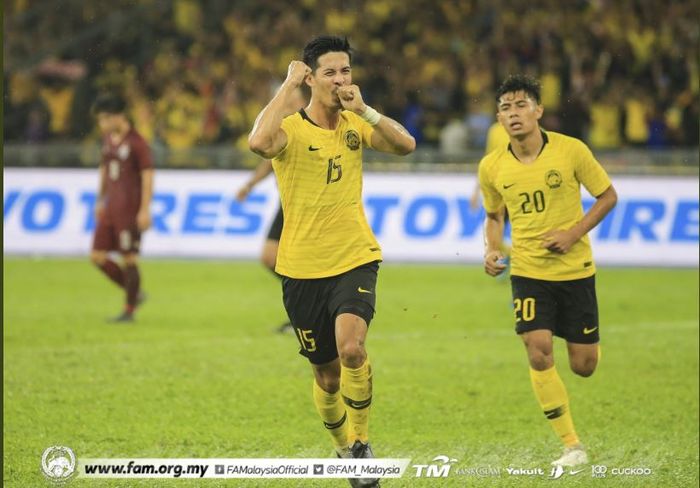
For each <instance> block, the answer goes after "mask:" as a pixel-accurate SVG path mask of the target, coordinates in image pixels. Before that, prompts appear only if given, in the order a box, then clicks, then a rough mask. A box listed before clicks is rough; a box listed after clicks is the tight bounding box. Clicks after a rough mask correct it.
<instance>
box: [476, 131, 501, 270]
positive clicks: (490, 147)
mask: <svg viewBox="0 0 700 488" xmlns="http://www.w3.org/2000/svg"><path fill="white" fill-rule="evenodd" d="M509 142H510V139H509V138H508V133H507V132H506V130H505V129H504V128H503V125H501V123H500V122H499V121H498V120H497V121H496V122H494V123H493V124H491V127H489V130H488V132H487V133H486V149H484V156H486V155H488V154H490V153H491V152H493V151H494V150H495V149H497V148H499V147H505V146H507V145H508V143H509ZM480 196H481V186H480V185H479V178H477V179H476V185H475V186H474V191H473V192H472V196H471V198H470V199H469V206H470V207H471V209H472V210H477V209H478V208H479V202H480V201H481V199H480V198H479V197H480ZM503 222H504V224H503V225H504V228H505V225H506V223H507V222H508V213H506V214H505V215H504V221H503ZM501 253H502V254H503V264H505V265H506V270H505V271H504V272H503V273H501V275H500V276H499V278H501V277H506V276H508V266H509V265H510V246H509V245H508V243H506V242H505V241H503V242H501Z"/></svg>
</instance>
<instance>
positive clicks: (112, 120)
mask: <svg viewBox="0 0 700 488" xmlns="http://www.w3.org/2000/svg"><path fill="white" fill-rule="evenodd" d="M93 113H94V114H95V116H96V117H97V123H98V125H99V128H100V131H101V132H102V134H103V136H104V138H103V142H102V161H101V163H100V187H99V194H98V199H97V203H96V204H95V217H96V228H95V234H94V239H93V243H92V252H91V254H90V259H91V260H92V262H93V263H94V264H95V265H96V266H97V267H98V268H100V269H101V270H102V272H104V273H105V274H106V275H107V276H108V277H109V279H111V280H112V281H113V282H114V283H116V284H117V285H119V286H120V287H121V288H122V289H124V291H125V292H126V306H125V308H124V311H123V312H122V313H121V314H120V315H118V316H117V317H115V318H114V319H111V321H113V322H132V321H133V320H134V311H135V310H136V307H137V305H139V304H140V303H141V302H142V301H143V298H144V295H143V293H142V292H141V290H140V284H141V277H140V274H139V268H138V254H139V247H140V244H141V233H142V232H144V231H145V230H146V229H148V228H149V227H150V226H151V211H150V204H151V197H152V195H153V161H152V159H151V151H150V149H149V147H148V143H147V142H146V141H145V140H144V139H143V137H141V135H139V133H138V132H136V130H134V128H133V127H132V125H131V122H130V121H129V118H128V117H127V115H126V102H125V101H124V99H123V98H121V97H120V96H117V95H101V96H100V97H98V98H97V100H96V101H95V104H94V106H93ZM110 251H117V252H119V253H120V254H121V255H122V257H123V260H124V266H123V267H122V266H120V265H118V264H117V263H115V262H114V261H113V260H112V259H110V256H109V252H110Z"/></svg>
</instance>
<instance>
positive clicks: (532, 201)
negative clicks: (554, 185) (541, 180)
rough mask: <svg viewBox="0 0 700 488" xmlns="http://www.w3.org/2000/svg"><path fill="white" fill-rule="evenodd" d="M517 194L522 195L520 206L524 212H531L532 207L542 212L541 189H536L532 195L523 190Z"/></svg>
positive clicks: (542, 197)
mask: <svg viewBox="0 0 700 488" xmlns="http://www.w3.org/2000/svg"><path fill="white" fill-rule="evenodd" d="M519 196H521V197H523V201H522V203H521V204H520V208H522V209H523V213H524V214H529V213H532V210H533V209H534V210H535V212H537V213H539V212H544V192H543V191H542V190H536V191H535V192H534V193H533V194H532V196H530V194H529V193H525V192H523V193H521V194H520V195H519Z"/></svg>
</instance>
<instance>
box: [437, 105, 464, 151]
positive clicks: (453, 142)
mask: <svg viewBox="0 0 700 488" xmlns="http://www.w3.org/2000/svg"><path fill="white" fill-rule="evenodd" d="M467 149H469V132H468V131H467V127H466V126H465V125H464V121H462V119H461V118H460V117H459V115H458V114H453V115H452V116H451V117H450V121H449V122H448V123H447V125H446V126H445V127H443V128H442V130H441V131H440V152H441V153H442V154H444V155H445V156H460V155H462V154H464V153H465V152H466V151H467Z"/></svg>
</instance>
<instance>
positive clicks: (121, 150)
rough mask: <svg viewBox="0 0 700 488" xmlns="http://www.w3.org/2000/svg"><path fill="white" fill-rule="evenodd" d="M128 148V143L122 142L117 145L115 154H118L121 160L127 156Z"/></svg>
mask: <svg viewBox="0 0 700 488" xmlns="http://www.w3.org/2000/svg"><path fill="white" fill-rule="evenodd" d="M130 150H131V149H130V148H129V145H128V144H126V143H124V144H122V145H121V146H119V148H118V149H117V156H119V159H121V160H122V161H123V160H125V159H126V158H128V157H129V151H130Z"/></svg>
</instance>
